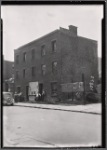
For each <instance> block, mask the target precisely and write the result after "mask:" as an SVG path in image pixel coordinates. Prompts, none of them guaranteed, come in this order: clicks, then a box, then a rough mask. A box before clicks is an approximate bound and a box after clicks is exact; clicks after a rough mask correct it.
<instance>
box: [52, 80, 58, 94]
mask: <svg viewBox="0 0 107 150" xmlns="http://www.w3.org/2000/svg"><path fill="white" fill-rule="evenodd" d="M51 94H52V95H57V82H52V83H51Z"/></svg>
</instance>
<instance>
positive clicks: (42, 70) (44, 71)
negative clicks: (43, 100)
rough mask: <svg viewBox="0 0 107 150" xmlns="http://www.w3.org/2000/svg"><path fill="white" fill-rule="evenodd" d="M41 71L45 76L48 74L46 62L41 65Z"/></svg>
mask: <svg viewBox="0 0 107 150" xmlns="http://www.w3.org/2000/svg"><path fill="white" fill-rule="evenodd" d="M43 66H44V67H43ZM43 68H45V69H43ZM41 72H42V75H43V76H44V75H45V74H46V65H45V64H42V66H41Z"/></svg>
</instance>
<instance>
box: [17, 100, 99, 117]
mask: <svg viewBox="0 0 107 150" xmlns="http://www.w3.org/2000/svg"><path fill="white" fill-rule="evenodd" d="M14 105H15V106H22V107H32V108H41V109H52V110H62V111H72V112H81V113H90V114H97V115H101V103H97V104H87V105H70V106H69V105H68V106H67V105H65V106H64V105H55V104H37V103H23V102H18V103H15V104H14Z"/></svg>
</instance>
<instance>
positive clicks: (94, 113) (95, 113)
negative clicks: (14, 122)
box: [14, 104, 101, 115]
mask: <svg viewBox="0 0 107 150" xmlns="http://www.w3.org/2000/svg"><path fill="white" fill-rule="evenodd" d="M14 106H20V107H32V108H38V109H51V110H60V111H68V112H76V113H87V114H93V115H101V113H97V112H87V111H84V110H83V111H78V110H65V109H60V108H46V107H39V106H25V105H20V104H16V105H15V104H14Z"/></svg>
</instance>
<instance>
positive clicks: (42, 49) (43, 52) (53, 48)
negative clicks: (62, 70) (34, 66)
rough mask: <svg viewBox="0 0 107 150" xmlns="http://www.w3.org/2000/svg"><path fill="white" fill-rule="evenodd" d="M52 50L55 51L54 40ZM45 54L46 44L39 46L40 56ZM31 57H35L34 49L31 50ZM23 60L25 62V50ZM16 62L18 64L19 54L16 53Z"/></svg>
mask: <svg viewBox="0 0 107 150" xmlns="http://www.w3.org/2000/svg"><path fill="white" fill-rule="evenodd" d="M52 52H56V40H54V41H52ZM44 55H46V46H45V45H42V46H41V56H44ZM31 59H32V60H34V59H35V49H32V50H31ZM23 62H26V52H24V53H23ZM16 64H19V55H16Z"/></svg>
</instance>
